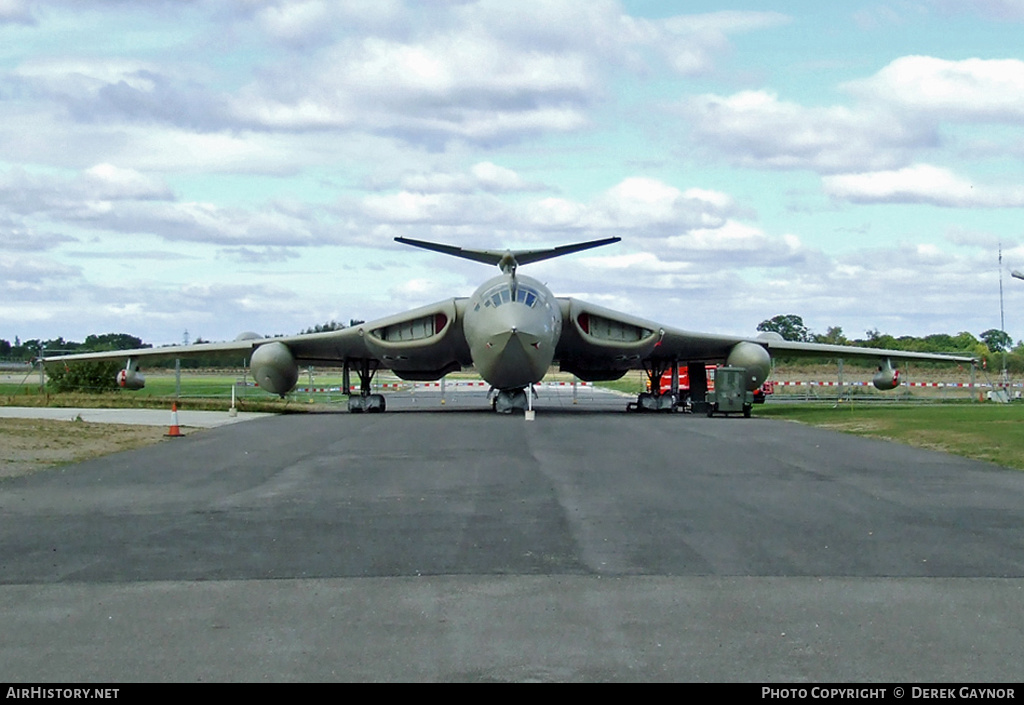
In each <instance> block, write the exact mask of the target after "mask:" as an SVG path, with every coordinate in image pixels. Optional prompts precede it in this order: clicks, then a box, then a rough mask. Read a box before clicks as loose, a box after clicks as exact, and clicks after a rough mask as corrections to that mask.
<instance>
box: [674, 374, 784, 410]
mask: <svg viewBox="0 0 1024 705" xmlns="http://www.w3.org/2000/svg"><path fill="white" fill-rule="evenodd" d="M704 369H705V370H706V371H707V375H708V391H709V392H710V391H713V390H714V388H715V370H717V369H718V365H705V366H704ZM671 391H672V369H671V368H669V369H668V370H667V371H666V372H665V374H663V375H662V376H661V393H662V394H665V393H667V392H671ZM679 391H680V393H684V392H689V391H690V375H689V372H688V371H687V369H686V368H685V367H680V368H679ZM774 393H775V383H774V382H772V381H771V380H767V381H765V383H764V384H762V385H761V388H760V389H755V390H754V403H755V404H764V401H765V399H766V398H767V396H768V395H769V394H774Z"/></svg>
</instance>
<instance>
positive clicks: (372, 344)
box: [42, 299, 472, 394]
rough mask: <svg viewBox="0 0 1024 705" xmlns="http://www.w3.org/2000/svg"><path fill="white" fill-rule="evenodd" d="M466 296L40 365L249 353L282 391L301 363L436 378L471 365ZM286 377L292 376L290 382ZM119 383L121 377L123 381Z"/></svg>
mask: <svg viewBox="0 0 1024 705" xmlns="http://www.w3.org/2000/svg"><path fill="white" fill-rule="evenodd" d="M464 309H465V299H447V300H445V301H439V302H438V303H436V304H432V305H429V306H424V307H422V308H418V309H414V310H412V311H407V312H405V313H401V314H397V315H394V316H388V317H387V318H381V319H378V320H376V321H369V322H365V323H360V324H358V325H355V326H352V327H350V328H344V329H342V330H337V331H328V332H324V333H307V334H303V335H293V336H287V337H280V338H251V339H243V340H235V341H232V342H227V343H202V344H198V345H181V346H169V347H160V348H137V349H134V350H111V351H109V352H97V353H79V354H75V355H57V356H50V357H44V358H43V360H42V361H43V362H44V363H52V362H86V361H94V362H98V361H108V360H109V361H124V360H127V361H129V362H128V366H127V368H126V372H127V373H129V375H131V374H133V373H134V370H135V368H136V367H137V366H138V365H139V364H140V363H144V362H146V361H153V360H167V359H175V358H183V359H184V358H189V357H209V356H212V355H218V356H224V357H230V356H231V355H232V354H234V355H238V356H241V357H246V358H249V357H251V363H250V365H251V367H252V369H253V375H254V376H255V377H256V379H257V380H258V381H259V383H260V385H261V386H262V387H265V388H266V389H268V391H273V392H276V393H280V394H283V393H284V392H287V391H288V390H289V389H291V386H292V385H293V384H294V380H295V378H297V375H298V367H299V365H338V366H340V365H342V364H346V363H348V364H351V365H353V366H355V367H356V368H357V369H358V367H359V365H360V364H365V365H367V366H368V368H371V369H373V370H377V369H390V370H392V371H394V372H395V373H396V374H397V375H398V376H400V377H403V378H405V379H431V380H432V379H438V378H440V377H441V376H442V375H444V374H446V373H448V372H452V371H455V370H458V369H461V367H462V366H463V365H469V364H472V360H471V358H470V356H469V350H468V347H467V345H466V340H465V337H464V336H463V332H462V323H461V321H462V314H463V311H464ZM288 380H291V381H290V382H288ZM122 383H123V379H122Z"/></svg>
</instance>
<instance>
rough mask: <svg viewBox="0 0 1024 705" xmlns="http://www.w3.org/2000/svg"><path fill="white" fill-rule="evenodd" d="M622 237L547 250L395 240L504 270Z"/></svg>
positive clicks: (404, 239)
mask: <svg viewBox="0 0 1024 705" xmlns="http://www.w3.org/2000/svg"><path fill="white" fill-rule="evenodd" d="M621 239H622V238H620V237H608V238H604V239H603V240H591V241H589V242H578V243H574V244H571V245H561V246H559V247H552V248H549V249H546V250H469V249H466V248H464V247H455V246H454V245H443V244H441V243H437V242H426V241H425V240H413V239H412V238H408V237H396V238H395V242H401V243H403V244H405V245H412V246H414V247H422V248H423V249H424V250H432V251H433V252H441V253H443V254H446V255H452V256H453V257H461V258H463V259H468V260H473V261H474V262H483V263H484V264H496V265H498V266H499V267H500V268H501V270H502V271H503V272H504V271H508V270H510V269H511V270H512V271H515V268H516V267H518V266H519V265H522V264H531V263H533V262H540V261H541V260H546V259H551V258H552V257H561V256H562V255H569V254H572V253H573V252H579V251H580V250H589V249H590V248H592V247H600V246H601V245H611V244H612V243H614V242H618V241H619V240H621Z"/></svg>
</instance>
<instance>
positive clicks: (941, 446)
mask: <svg viewBox="0 0 1024 705" xmlns="http://www.w3.org/2000/svg"><path fill="white" fill-rule="evenodd" d="M754 413H755V415H757V416H761V417H767V418H777V419H787V420H790V421H797V422H800V423H805V424H810V425H812V426H819V427H821V428H827V429H830V430H833V431H841V432H843V433H851V434H854V435H857V436H864V437H868V438H879V439H884V440H888V441H896V442H898V443H905V444H906V445H910V446H915V447H917V448H929V449H931V450H938V451H942V452H944V453H953V454H954V455H960V456H963V457H965V458H972V459H974V460H983V461H986V462H990V463H995V464H997V465H1002V466H1005V467H1010V468H1016V469H1018V470H1024V405H1020V404H973V403H962V404H960V403H958V404H952V403H951V404H884V405H875V404H856V403H854V404H850V403H844V404H838V405H837V404H835V403H830V404H770V403H769V404H766V405H765V406H763V407H759V408H757V409H755V412H754Z"/></svg>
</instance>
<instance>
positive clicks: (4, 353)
mask: <svg viewBox="0 0 1024 705" xmlns="http://www.w3.org/2000/svg"><path fill="white" fill-rule="evenodd" d="M10 355H11V343H10V342H9V341H7V340H0V357H10Z"/></svg>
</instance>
